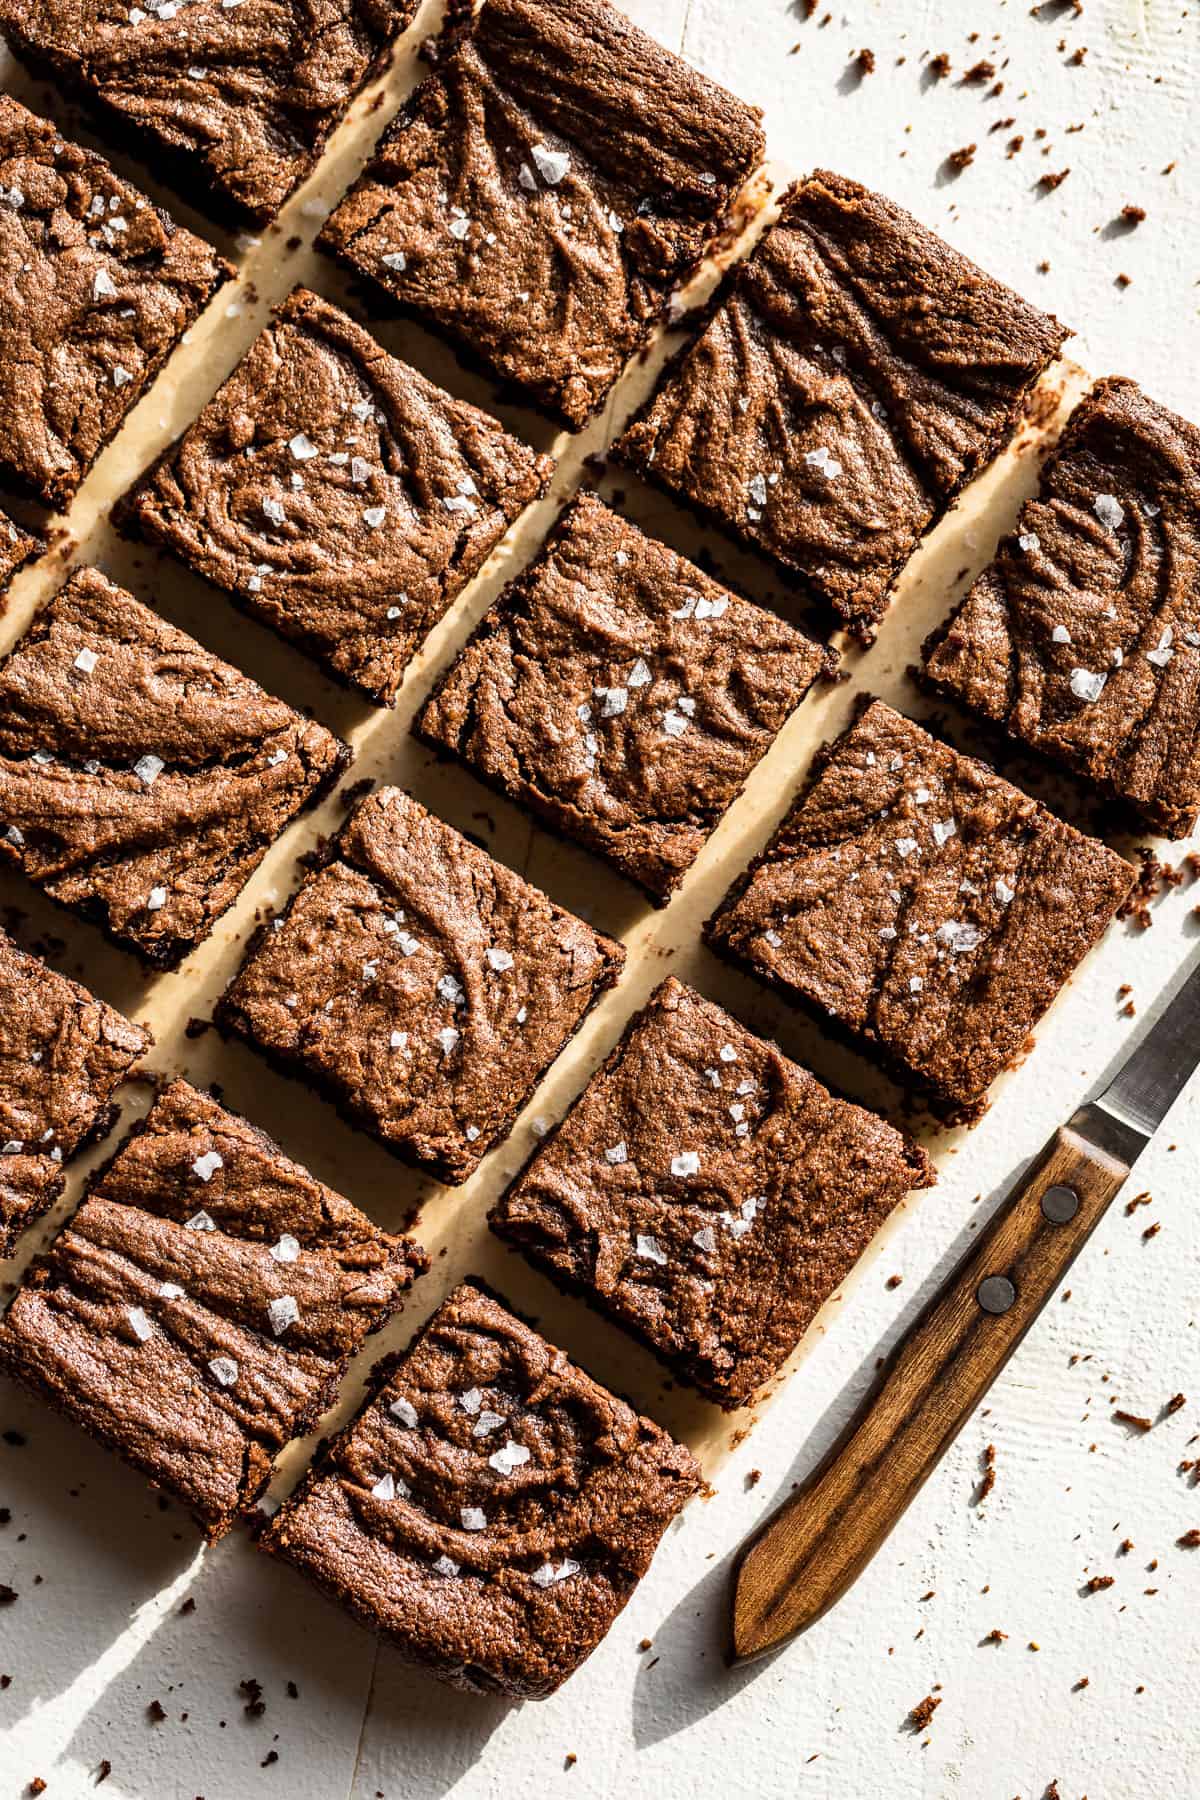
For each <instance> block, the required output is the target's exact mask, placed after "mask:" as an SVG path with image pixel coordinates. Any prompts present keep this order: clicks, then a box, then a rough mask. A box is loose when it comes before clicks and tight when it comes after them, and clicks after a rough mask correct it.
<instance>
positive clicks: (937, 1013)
mask: <svg viewBox="0 0 1200 1800" xmlns="http://www.w3.org/2000/svg"><path fill="white" fill-rule="evenodd" d="M1132 882H1133V869H1132V868H1131V867H1130V865H1129V864H1128V863H1127V862H1126V861H1125V860H1124V858H1122V857H1120V856H1118V855H1117V854H1116V853H1115V852H1114V851H1112V850H1109V849H1108V848H1107V847H1106V846H1105V845H1104V844H1102V843H1099V842H1098V841H1097V840H1096V839H1095V838H1089V837H1085V836H1084V835H1083V834H1082V833H1081V832H1079V831H1076V830H1074V829H1073V827H1071V826H1069V825H1064V824H1063V823H1062V822H1061V820H1059V819H1056V818H1055V817H1054V816H1053V814H1052V813H1049V812H1047V810H1046V808H1045V807H1043V806H1040V805H1039V804H1038V803H1037V802H1036V801H1034V800H1031V799H1029V798H1028V796H1027V795H1025V794H1022V793H1021V792H1020V791H1019V790H1018V789H1017V788H1014V787H1011V786H1010V785H1009V783H1008V782H1007V781H1003V780H1001V778H1000V777H999V776H998V775H996V774H994V773H993V772H992V771H991V770H990V769H988V768H987V767H985V765H984V764H982V763H979V762H976V761H974V759H973V758H971V757H967V756H961V755H960V754H959V753H958V752H957V751H956V750H952V749H950V748H949V747H948V746H947V745H945V744H941V743H938V742H937V740H936V739H934V738H931V737H930V736H929V735H928V733H927V732H925V731H922V730H921V728H920V726H918V725H914V724H913V723H912V721H911V720H910V719H905V718H903V717H901V715H900V714H899V713H895V712H893V711H892V709H891V708H890V707H888V706H885V705H884V704H883V702H882V701H878V700H876V701H873V702H871V703H870V704H868V706H867V707H866V710H865V711H864V712H863V714H862V716H861V717H860V718H859V719H858V720H857V722H856V723H855V724H853V725H852V726H851V727H850V729H849V730H848V731H846V732H845V733H844V734H843V736H842V737H840V738H838V739H837V740H836V742H834V743H833V744H832V745H830V746H828V747H827V748H826V750H825V751H824V752H823V753H822V756H821V758H820V759H819V761H818V763H817V765H816V768H815V772H814V775H813V777H812V780H811V784H810V785H809V787H808V788H807V790H806V791H804V792H803V793H802V794H801V795H800V797H799V799H798V800H797V801H796V803H795V805H794V806H793V808H792V810H791V812H790V813H789V814H788V816H787V817H786V818H785V820H784V821H783V823H782V825H781V826H780V827H779V829H778V831H777V832H776V833H775V836H774V837H773V838H772V840H771V842H770V843H769V844H768V846H767V848H766V850H765V851H764V852H763V854H762V856H761V857H759V859H758V860H757V862H755V863H753V864H752V865H751V867H750V869H749V870H748V871H747V873H746V874H745V875H744V876H743V877H742V879H741V881H740V882H738V883H736V884H735V886H734V887H733V889H732V891H731V893H730V894H729V896H728V897H727V898H726V900H725V902H724V903H723V905H722V906H721V908H720V910H719V911H718V912H717V913H716V915H715V916H714V917H713V918H712V919H710V921H709V923H708V925H707V926H706V928H705V935H706V937H707V939H708V942H709V943H710V944H711V945H712V947H713V948H714V949H715V950H718V951H720V952H722V953H724V954H725V955H727V956H728V957H730V958H731V959H732V960H733V961H735V962H738V963H741V964H743V965H745V966H746V967H748V968H749V969H750V970H751V971H752V972H753V973H755V974H757V975H759V976H761V977H763V978H764V979H765V980H767V981H769V982H770V983H771V984H772V985H773V986H776V987H778V988H780V989H781V990H782V991H783V992H784V993H785V994H787V995H788V996H790V997H791V998H793V999H796V1000H799V1001H801V1002H803V1003H804V1004H806V1005H807V1006H808V1007H809V1008H810V1009H812V1010H814V1011H816V1012H817V1013H818V1014H821V1015H824V1016H825V1017H826V1018H828V1019H829V1020H831V1021H833V1022H835V1023H836V1024H838V1025H839V1026H841V1027H842V1028H843V1029H844V1030H845V1031H846V1032H847V1033H848V1034H849V1035H850V1036H851V1037H853V1038H855V1039H857V1040H859V1047H860V1048H862V1049H863V1050H864V1052H865V1053H866V1054H867V1055H870V1054H872V1052H873V1051H874V1052H875V1053H876V1054H878V1055H879V1056H880V1057H881V1058H882V1059H883V1061H884V1062H885V1064H886V1065H887V1066H888V1067H889V1068H890V1069H891V1070H892V1071H893V1072H894V1073H895V1074H896V1075H897V1076H898V1078H899V1079H900V1080H901V1081H908V1082H910V1083H913V1084H915V1085H916V1086H917V1087H918V1088H919V1089H921V1090H922V1091H923V1092H924V1093H925V1094H926V1095H927V1097H928V1098H929V1099H930V1100H931V1101H932V1103H933V1104H934V1105H935V1106H936V1107H937V1108H938V1109H939V1110H941V1111H942V1112H944V1113H946V1114H948V1115H950V1116H962V1117H964V1118H974V1117H977V1116H978V1115H979V1114H980V1113H981V1112H982V1111H983V1110H984V1106H985V1097H986V1093H987V1089H988V1087H989V1085H990V1084H991V1082H992V1081H993V1080H994V1079H995V1078H996V1076H997V1075H999V1074H1000V1072H1001V1070H1002V1069H1005V1068H1006V1067H1008V1065H1009V1064H1010V1063H1012V1062H1013V1061H1014V1059H1015V1058H1016V1057H1017V1056H1018V1055H1019V1054H1020V1053H1021V1051H1022V1049H1023V1048H1024V1047H1025V1045H1026V1042H1027V1039H1028V1037H1029V1033H1030V1032H1031V1031H1032V1029H1033V1027H1034V1026H1035V1025H1036V1024H1037V1021H1038V1020H1039V1019H1040V1017H1041V1015H1042V1013H1043V1012H1044V1011H1045V1009H1046V1007H1047V1006H1048V1005H1049V1004H1050V1002H1051V1001H1052V1000H1053V999H1054V997H1055V995H1056V994H1057V993H1058V991H1059V989H1060V988H1061V987H1062V986H1063V984H1064V982H1065V981H1066V980H1067V979H1068V977H1069V976H1070V975H1071V973H1072V971H1073V970H1074V968H1075V967H1076V965H1077V964H1078V963H1079V961H1080V960H1081V958H1082V957H1083V956H1084V955H1085V954H1086V952H1087V951H1088V950H1089V949H1090V948H1091V946H1092V944H1093V943H1094V942H1095V941H1096V939H1097V938H1099V937H1100V936H1101V934H1102V933H1103V931H1104V929H1105V927H1106V926H1107V925H1108V923H1109V921H1110V920H1111V919H1112V916H1113V914H1114V913H1115V911H1116V909H1117V907H1118V906H1119V905H1120V903H1121V901H1122V900H1123V899H1124V898H1125V895H1126V894H1127V893H1128V891H1129V888H1130V886H1131V885H1132Z"/></svg>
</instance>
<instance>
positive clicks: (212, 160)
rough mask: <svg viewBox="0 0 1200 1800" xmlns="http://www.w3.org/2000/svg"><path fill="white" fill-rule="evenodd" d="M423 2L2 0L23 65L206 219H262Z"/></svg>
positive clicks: (0, 16)
mask: <svg viewBox="0 0 1200 1800" xmlns="http://www.w3.org/2000/svg"><path fill="white" fill-rule="evenodd" d="M416 10H417V0H272V3H271V4H270V5H266V4H264V3H261V0H252V3H251V4H244V3H243V0H189V3H186V4H181V3H179V0H144V3H143V5H142V6H138V7H131V8H128V9H126V8H124V7H122V8H120V9H116V8H113V7H111V6H108V5H105V4H103V0H0V30H3V32H4V35H5V37H6V38H7V39H8V41H9V43H10V44H11V45H12V47H13V49H14V50H15V51H16V53H17V55H18V56H20V57H21V58H22V59H23V60H24V61H26V62H28V63H29V64H30V65H31V66H32V67H33V68H35V69H36V70H38V71H39V72H45V73H49V74H52V75H54V76H56V77H57V78H58V79H59V80H60V81H62V82H63V83H64V84H66V85H67V86H68V87H70V88H73V89H74V90H75V91H76V92H78V93H79V94H81V95H82V97H83V98H84V99H85V100H87V101H90V102H92V103H94V104H98V105H99V108H100V109H101V111H102V113H103V114H104V122H105V123H107V124H108V125H110V126H112V125H115V126H116V127H117V128H118V129H119V130H120V131H121V132H122V134H123V135H124V136H127V137H128V138H129V140H130V142H131V144H132V145H133V147H134V148H135V149H136V150H137V151H138V152H139V153H140V154H142V155H143V156H150V157H154V158H156V159H158V160H160V161H161V160H165V161H166V164H167V166H168V168H169V169H170V171H171V173H172V174H173V176H174V177H175V180H176V182H177V184H178V185H179V186H180V189H181V191H182V192H184V193H186V195H187V197H188V199H190V200H193V201H194V202H195V203H197V204H198V205H201V206H205V207H206V208H207V209H208V210H210V211H215V212H217V213H219V214H232V215H234V216H235V217H238V218H247V219H251V220H253V221H254V222H255V223H257V224H265V223H266V222H267V221H268V220H269V219H271V218H273V217H274V215H275V213H277V212H278V210H279V208H280V207H281V206H282V205H283V203H284V201H285V200H286V199H287V197H288V195H289V194H290V193H291V192H292V190H293V188H295V187H296V186H297V185H298V184H299V182H300V181H302V180H303V179H304V177H305V176H306V175H307V174H308V172H309V170H310V169H311V168H312V166H313V164H314V163H315V162H316V160H317V157H318V156H319V155H320V153H321V151H322V149H323V148H324V145H325V140H326V138H327V137H328V136H329V133H330V132H331V131H332V130H333V128H334V127H335V126H336V125H337V124H338V123H339V121H340V120H341V118H342V117H343V115H344V114H345V112H346V111H347V109H348V107H349V105H350V102H351V101H352V100H353V98H354V96H355V95H356V94H357V93H358V91H359V89H360V88H361V87H363V86H364V85H365V83H366V82H368V81H369V80H371V79H372V77H373V76H374V75H375V74H376V73H377V71H378V70H379V69H380V68H381V67H382V66H383V63H384V61H385V59H386V57H387V55H388V54H389V52H390V50H391V48H392V45H393V44H394V43H395V41H396V39H397V38H398V37H399V36H400V34H401V32H403V31H405V30H407V28H408V26H409V25H410V24H411V23H412V20H413V17H414V15H415V13H416Z"/></svg>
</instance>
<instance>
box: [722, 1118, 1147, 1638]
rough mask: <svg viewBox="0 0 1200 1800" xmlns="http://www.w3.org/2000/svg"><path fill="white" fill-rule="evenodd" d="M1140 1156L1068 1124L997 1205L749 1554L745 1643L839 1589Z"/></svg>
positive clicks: (799, 1616) (737, 1619)
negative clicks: (1100, 1143)
mask: <svg viewBox="0 0 1200 1800" xmlns="http://www.w3.org/2000/svg"><path fill="white" fill-rule="evenodd" d="M1128 1173H1129V1168H1128V1166H1127V1164H1126V1163H1124V1162H1122V1161H1120V1159H1119V1158H1118V1157H1116V1156H1113V1155H1109V1154H1108V1153H1106V1152H1105V1151H1103V1150H1100V1149H1097V1148H1096V1147H1095V1146H1094V1145H1093V1144H1091V1143H1089V1142H1088V1141H1087V1140H1086V1139H1085V1138H1083V1137H1081V1136H1080V1135H1079V1134H1078V1133H1077V1132H1075V1131H1073V1130H1072V1129H1071V1127H1070V1126H1063V1127H1062V1128H1061V1129H1060V1130H1059V1131H1057V1132H1056V1133H1055V1135H1054V1137H1053V1138H1052V1139H1051V1141H1050V1143H1049V1144H1048V1146H1047V1147H1046V1150H1045V1152H1044V1153H1043V1155H1042V1156H1041V1157H1040V1158H1039V1160H1038V1162H1037V1164H1036V1166H1035V1168H1034V1171H1033V1173H1032V1174H1030V1175H1029V1176H1028V1177H1027V1178H1026V1179H1025V1180H1024V1181H1023V1182H1022V1183H1021V1184H1020V1186H1019V1187H1018V1188H1017V1190H1016V1192H1015V1193H1014V1194H1012V1195H1011V1196H1010V1197H1009V1199H1007V1200H1006V1201H1005V1202H1004V1203H1003V1204H1002V1205H1001V1206H1000V1207H999V1208H998V1209H997V1212H996V1215H995V1216H994V1218H993V1219H992V1220H990V1221H989V1223H988V1225H987V1227H986V1229H985V1230H984V1232H983V1235H982V1236H981V1238H980V1239H979V1240H978V1242H977V1243H975V1244H974V1245H973V1246H972V1248H971V1249H970V1251H969V1252H968V1253H967V1255H966V1256H965V1257H964V1258H963V1260H962V1261H961V1262H960V1263H959V1265H958V1267H957V1269H956V1270H955V1271H954V1273H953V1274H952V1275H951V1276H950V1278H949V1280H948V1281H947V1282H946V1284H945V1286H944V1287H943V1288H941V1289H940V1291H939V1292H938V1293H937V1294H936V1295H935V1296H934V1298H933V1300H932V1301H931V1303H930V1304H929V1306H928V1307H927V1308H926V1309H925V1311H924V1312H923V1313H922V1314H921V1315H920V1317H919V1318H918V1320H917V1322H916V1324H915V1325H914V1326H913V1328H912V1329H911V1331H910V1332H909V1333H908V1335H907V1336H906V1337H905V1338H904V1339H903V1340H902V1341H901V1342H900V1344H899V1345H898V1346H897V1348H896V1349H895V1350H894V1351H893V1352H892V1354H891V1356H890V1357H889V1358H888V1361H887V1364H886V1365H885V1367H884V1369H883V1371H882V1373H881V1375H880V1377H879V1380H878V1382H877V1383H876V1385H875V1388H874V1389H873V1391H872V1393H871V1394H870V1395H869V1396H868V1397H867V1399H866V1401H865V1402H864V1403H863V1405H862V1406H861V1407H860V1409H859V1411H858V1412H857V1413H856V1414H855V1416H854V1417H853V1418H852V1419H851V1421H850V1423H849V1425H848V1426H847V1427H846V1429H845V1430H844V1431H843V1432H842V1434H841V1436H840V1437H839V1438H838V1440H837V1442H836V1443H835V1444H834V1445H833V1447H832V1449H831V1450H830V1451H829V1453H828V1454H827V1455H826V1456H825V1457H824V1458H823V1459H822V1461H821V1463H820V1464H819V1465H818V1467H817V1468H816V1469H815V1470H814V1471H813V1473H812V1474H811V1475H809V1476H808V1478H807V1479H806V1480H805V1481H804V1482H803V1483H802V1484H801V1486H800V1487H799V1488H798V1489H797V1490H796V1492H795V1493H794V1494H793V1495H791V1496H790V1498H789V1499H787V1500H786V1501H785V1502H784V1504H783V1506H782V1507H780V1509H779V1511H778V1512H776V1513H775V1514H773V1515H772V1517H771V1518H770V1519H769V1520H768V1521H767V1523H766V1524H765V1525H764V1527H763V1528H762V1530H761V1531H760V1532H759V1533H758V1534H757V1535H756V1536H755V1537H754V1538H753V1539H752V1540H751V1542H750V1543H749V1545H748V1546H747V1547H746V1549H745V1550H744V1551H743V1552H742V1555H741V1558H740V1560H739V1563H738V1568H737V1572H736V1576H735V1589H734V1602H733V1655H734V1658H735V1659H736V1660H738V1661H743V1660H745V1659H746V1658H748V1657H753V1656H761V1655H763V1654H764V1653H765V1652H766V1651H768V1650H772V1649H774V1648H775V1647H776V1646H777V1645H779V1644H782V1643H784V1642H785V1641H786V1640H787V1639H788V1638H790V1637H794V1636H795V1634H796V1633H797V1632H799V1631H803V1630H804V1629H805V1628H806V1627H807V1626H809V1625H811V1624H812V1623H813V1621H814V1620H816V1619H819V1618H820V1617H821V1615H822V1613H824V1612H826V1611H827V1610H828V1609H829V1607H831V1606H832V1605H833V1604H834V1603H835V1601H837V1600H839V1599H840V1598H841V1596H842V1595H843V1594H844V1593H845V1592H846V1589H847V1588H848V1587H849V1586H850V1584H851V1583H852V1582H853V1581H854V1579H855V1577H856V1576H857V1575H858V1574H859V1573H860V1571H861V1570H862V1569H863V1568H864V1567H865V1566H866V1564H867V1563H868V1562H869V1561H870V1559H871V1557H872V1556H874V1554H875V1552H876V1551H877V1550H878V1549H879V1547H880V1545H881V1544H882V1543H883V1541H884V1539H885V1538H886V1537H887V1535H888V1533H889V1532H890V1531H891V1529H892V1527H893V1526H894V1525H895V1523H896V1521H897V1520H898V1519H899V1518H900V1516H901V1514H902V1513H903V1512H904V1510H905V1508H906V1507H907V1506H908V1504H909V1502H910V1501H911V1500H912V1499H913V1497H914V1496H915V1494H916V1493H917V1491H918V1490H919V1488H920V1487H921V1486H922V1484H923V1482H924V1481H925V1479H926V1477H927V1476H928V1475H929V1474H930V1473H931V1472H932V1471H933V1469H934V1468H935V1467H936V1466H937V1464H938V1462H939V1461H940V1460H941V1458H942V1456H943V1454H944V1453H945V1451H946V1450H947V1449H948V1448H949V1446H950V1444H951V1443H952V1442H953V1441H954V1439H955V1437H956V1436H957V1435H958V1433H959V1431H960V1429H961V1428H962V1426H963V1425H964V1424H965V1422H966V1420H967V1419H968V1417H969V1416H970V1414H971V1413H972V1412H973V1411H974V1410H975V1408H976V1406H978V1404H979V1402H980V1400H981V1399H982V1398H983V1396H984V1394H985V1393H986V1392H987V1390H988V1388H989V1387H990V1386H991V1385H992V1382H993V1381H994V1380H995V1378H996V1376H997V1375H998V1374H999V1373H1000V1370H1001V1369H1002V1368H1003V1367H1004V1365H1005V1363H1006V1362H1007V1361H1008V1359H1009V1357H1010V1356H1011V1355H1012V1353H1013V1351H1014V1350H1015V1349H1016V1347H1017V1345H1018V1344H1019V1343H1020V1341H1021V1339H1022V1338H1023V1337H1024V1335H1025V1333H1026V1331H1027V1330H1028V1329H1029V1327H1030V1325H1031V1324H1032V1323H1033V1321H1034V1319H1035V1318H1036V1317H1037V1315H1038V1313H1039V1312H1040V1311H1041V1310H1042V1307H1043V1306H1044V1305H1045V1303H1046V1301H1047V1300H1048V1299H1049V1298H1050V1295H1051V1294H1052V1293H1053V1292H1054V1290H1055V1288H1056V1287H1057V1286H1058V1283H1059V1282H1060V1280H1061V1279H1062V1277H1063V1275H1064V1274H1065V1273H1066V1271H1067V1269H1068V1268H1069V1267H1070V1265H1071V1263H1072V1262H1073V1261H1074V1259H1075V1257H1076V1256H1077V1255H1078V1253H1079V1251H1080V1250H1081V1249H1082V1247H1083V1245H1084V1244H1085V1243H1086V1241H1087V1239H1088V1237H1089V1236H1090V1234H1091V1232H1092V1231H1093V1230H1094V1228H1095V1226H1096V1224H1097V1223H1098V1222H1099V1220H1100V1218H1101V1216H1102V1215H1103V1213H1104V1211H1105V1209H1106V1208H1107V1206H1108V1204H1109V1202H1110V1201H1111V1200H1112V1198H1113V1196H1114V1195H1115V1194H1116V1193H1117V1191H1118V1189H1119V1188H1120V1187H1121V1185H1122V1183H1123V1182H1124V1180H1125V1178H1126V1176H1127V1175H1128Z"/></svg>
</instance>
